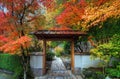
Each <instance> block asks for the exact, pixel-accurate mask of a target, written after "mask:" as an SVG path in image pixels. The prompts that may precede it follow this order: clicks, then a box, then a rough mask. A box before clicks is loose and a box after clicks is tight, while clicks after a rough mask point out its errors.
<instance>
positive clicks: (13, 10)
mask: <svg viewBox="0 0 120 79" xmlns="http://www.w3.org/2000/svg"><path fill="white" fill-rule="evenodd" d="M51 1H52V2H54V0H0V50H1V51H4V52H6V53H11V54H18V55H20V56H21V58H22V61H23V63H22V64H23V68H24V79H26V72H27V65H28V57H27V56H28V47H29V46H30V41H31V38H29V37H28V34H29V32H31V31H33V30H35V29H38V28H39V27H40V26H41V22H42V21H41V19H42V20H43V19H45V18H44V16H43V15H42V14H41V13H42V11H43V8H42V7H43V3H44V2H45V3H46V4H45V5H44V7H46V8H49V9H50V6H51V5H50V6H49V5H48V4H49V3H50V2H51ZM38 21H39V22H38Z"/></svg>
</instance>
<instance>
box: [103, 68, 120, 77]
mask: <svg viewBox="0 0 120 79" xmlns="http://www.w3.org/2000/svg"><path fill="white" fill-rule="evenodd" d="M105 71H106V74H107V75H109V76H110V77H114V78H120V70H119V69H115V68H106V70H105Z"/></svg>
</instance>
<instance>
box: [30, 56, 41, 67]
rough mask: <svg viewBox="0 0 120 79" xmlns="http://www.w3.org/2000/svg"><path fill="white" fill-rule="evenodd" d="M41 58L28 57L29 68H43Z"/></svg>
mask: <svg viewBox="0 0 120 79" xmlns="http://www.w3.org/2000/svg"><path fill="white" fill-rule="evenodd" d="M42 59H43V56H34V55H33V56H30V66H31V68H43V66H42V64H43V60H42Z"/></svg>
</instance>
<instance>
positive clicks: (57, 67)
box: [35, 57, 82, 79]
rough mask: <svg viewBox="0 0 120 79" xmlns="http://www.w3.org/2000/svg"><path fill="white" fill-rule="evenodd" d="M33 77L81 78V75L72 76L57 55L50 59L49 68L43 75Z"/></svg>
mask: <svg viewBox="0 0 120 79" xmlns="http://www.w3.org/2000/svg"><path fill="white" fill-rule="evenodd" d="M35 79H82V78H81V76H74V75H73V74H72V73H71V71H70V70H67V69H66V68H65V66H64V64H63V62H62V60H61V59H60V58H58V57H55V60H53V61H52V65H51V69H50V70H49V71H48V74H47V75H46V76H45V77H41V78H40V77H39V78H35Z"/></svg>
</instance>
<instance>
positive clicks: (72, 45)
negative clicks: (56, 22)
mask: <svg viewBox="0 0 120 79" xmlns="http://www.w3.org/2000/svg"><path fill="white" fill-rule="evenodd" d="M71 70H72V72H73V73H74V40H71Z"/></svg>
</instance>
